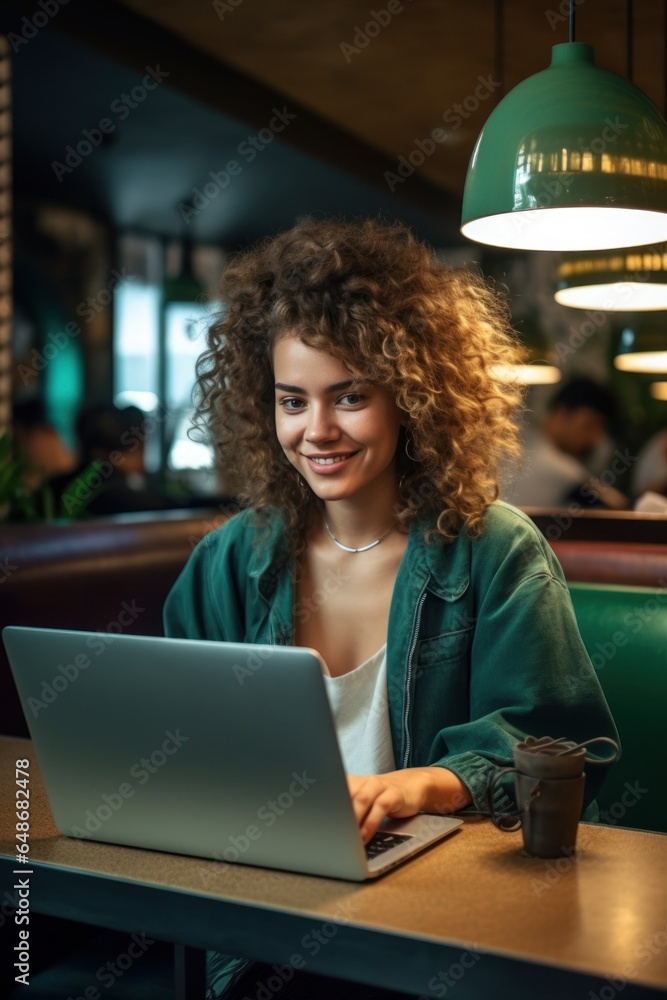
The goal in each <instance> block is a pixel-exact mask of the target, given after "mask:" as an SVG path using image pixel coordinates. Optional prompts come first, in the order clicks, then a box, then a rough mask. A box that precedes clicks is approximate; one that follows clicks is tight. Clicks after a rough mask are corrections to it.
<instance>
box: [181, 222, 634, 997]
mask: <svg viewBox="0 0 667 1000" xmlns="http://www.w3.org/2000/svg"><path fill="white" fill-rule="evenodd" d="M222 293H223V300H224V303H225V310H226V311H225V313H224V315H223V316H222V318H221V319H220V320H219V321H218V322H217V323H216V324H215V325H214V326H213V327H212V328H211V331H210V335H209V349H208V351H207V352H206V353H205V354H204V355H203V356H202V358H201V359H200V362H199V365H198V413H199V417H200V419H201V420H202V421H205V422H206V423H207V425H208V427H209V428H210V429H211V431H212V433H213V435H214V438H215V442H216V446H217V450H218V455H219V458H220V461H221V463H222V466H223V468H224V470H225V473H226V474H229V472H231V471H232V470H235V471H236V473H237V488H236V490H235V492H236V493H237V494H238V495H239V496H240V497H241V498H242V500H243V501H244V502H245V504H246V505H247V509H244V510H243V511H242V512H241V513H238V514H237V515H236V516H234V517H233V518H231V519H230V520H228V521H226V522H225V523H224V524H223V525H222V526H221V527H220V528H218V529H217V530H216V531H213V532H211V533H210V534H209V535H207V536H206V538H205V539H204V540H203V541H202V542H201V543H200V544H199V545H198V546H197V548H196V549H195V551H194V552H193V554H192V556H191V558H190V560H189V562H188V564H187V566H186V568H185V569H184V571H183V573H182V574H181V576H180V578H179V580H178V581H177V583H176V584H175V586H174V588H173V590H172V592H171V594H170V595H169V598H168V600H167V603H166V606H165V613H164V620H165V631H166V634H167V635H170V636H181V637H190V638H202V639H218V640H226V641H237V642H238V641H241V642H248V643H272V644H285V645H290V644H291V645H299V646H310V647H313V648H315V649H317V650H318V651H319V652H320V654H321V655H322V657H323V659H324V661H325V663H326V665H327V667H328V670H329V676H328V677H325V683H326V684H327V689H328V692H329V697H330V701H331V705H332V710H333V714H334V719H335V721H336V726H337V732H338V736H339V741H340V745H341V752H342V755H343V760H344V763H345V767H346V772H347V773H348V783H349V789H350V795H351V798H352V802H353V806H354V809H355V813H356V815H357V817H358V820H359V825H360V828H361V834H362V837H363V839H364V841H368V840H369V839H370V838H371V837H372V836H373V834H374V833H375V831H376V830H377V828H378V826H379V824H380V823H381V822H382V820H383V819H384V818H385V817H386V816H392V817H406V816H412V815H414V814H415V813H417V812H420V811H423V812H433V813H444V812H451V811H454V810H463V809H466V808H470V809H473V810H475V811H486V810H487V801H486V788H487V784H488V780H489V777H490V775H492V774H493V773H494V772H495V770H496V768H498V767H503V766H507V765H508V764H510V763H511V761H512V747H513V745H514V743H516V742H517V741H518V740H520V739H522V738H523V737H524V736H525V735H526V734H529V733H530V734H532V735H534V736H538V737H539V736H545V735H552V736H563V735H566V736H567V737H569V738H571V739H575V740H582V739H586V738H589V737H591V736H601V735H609V736H613V737H616V735H617V734H616V731H615V727H614V724H613V721H612V719H611V716H610V714H609V710H608V707H607V705H606V702H605V700H604V697H603V695H602V692H601V689H600V686H599V684H598V681H597V678H596V676H595V673H594V671H593V668H592V665H591V663H590V660H589V658H588V656H587V654H586V651H585V649H584V646H583V643H582V640H581V638H580V635H579V632H578V629H577V624H576V621H575V617H574V612H573V609H572V604H571V602H570V598H569V594H568V591H567V587H566V584H565V580H564V577H563V573H562V570H561V568H560V566H559V564H558V562H557V561H556V559H555V557H554V556H553V554H552V551H551V549H550V548H549V546H548V545H547V544H546V542H545V540H544V538H543V537H542V535H541V534H540V532H539V531H538V530H537V529H536V528H535V527H534V525H533V523H532V521H530V520H529V518H527V517H526V516H525V515H524V514H522V513H521V512H520V511H518V510H517V509H515V508H513V507H510V506H508V505H506V504H503V503H500V502H499V501H498V500H497V496H498V485H497V467H498V464H499V462H500V461H501V460H502V459H503V458H505V457H506V456H507V455H508V454H510V455H511V454H513V453H516V451H517V444H516V441H517V430H518V428H517V424H516V420H515V412H516V409H517V406H518V405H519V403H520V402H521V397H520V391H519V389H518V387H517V386H516V384H515V383H513V382H512V381H511V380H510V379H508V376H507V366H508V365H511V364H513V363H515V362H516V361H518V360H520V358H521V351H520V348H519V347H518V345H517V341H516V339H515V336H514V333H513V331H512V329H511V326H510V324H509V315H508V311H507V308H506V306H505V304H504V303H503V302H502V301H501V300H500V299H499V298H498V297H497V295H496V294H495V293H494V292H493V291H491V290H490V289H489V287H487V285H486V283H485V281H484V280H483V279H482V278H480V277H479V276H476V275H474V274H473V273H472V272H470V271H468V270H466V269H463V268H452V267H449V266H447V265H445V264H443V263H441V262H440V261H439V260H438V259H437V258H436V257H435V255H434V254H433V253H432V252H431V251H430V250H429V249H428V248H427V247H426V246H425V245H423V244H422V243H420V242H418V241H417V240H416V239H415V238H414V236H413V235H412V234H411V232H410V231H409V230H408V229H407V228H406V227H404V226H402V225H400V224H395V225H389V224H385V223H381V222H376V221H364V222H361V223H343V222H316V221H310V220H309V221H306V222H302V223H300V224H299V225H297V226H295V227H294V228H293V229H292V230H290V231H289V232H286V233H282V234H281V235H280V236H278V237H276V238H275V239H272V240H269V241H267V242H265V243H264V244H262V245H261V246H259V247H258V248H256V249H254V250H252V251H249V252H247V253H245V254H243V255H241V256H240V257H238V258H237V259H236V261H235V262H234V263H233V264H232V266H230V267H229V268H228V269H227V270H226V272H225V274H224V276H223V280H222ZM591 770H592V773H591V775H590V779H589V784H588V786H587V790H586V803H587V805H591V804H592V803H593V797H594V795H595V791H596V787H597V786H596V782H599V778H598V774H597V773H595V771H594V769H591ZM599 770H601V769H598V772H599ZM496 805H497V807H498V808H499V809H503V808H508V807H510V805H511V803H510V799H509V798H508V795H507V792H506V791H503V790H502V789H500V791H499V792H498V796H497V801H496ZM213 957H215V958H216V962H214V961H213ZM227 958H228V957H227ZM216 963H217V964H216ZM236 968H237V972H238V971H239V970H240V969H241V966H239V965H238V963H237V967H236ZM258 970H261V967H260V966H257V965H254V966H251V968H250V969H246V970H245V972H244V973H243V975H242V977H241V979H240V980H239V979H238V978H237V977H235V980H236V981H235V983H234V982H230V981H229V980H230V975H231V973H232V972H233V971H234V960H230V961H227V960H226V957H225V956H217V955H215V953H213V955H212V956H211V968H210V972H211V996H218V995H220V990H221V989H222V988H223V987H225V986H226V988H225V989H224V993H223V995H224V996H225V997H227V996H234V997H236V996H237V995H238V996H239V997H240V996H242V995H246V994H247V995H254V994H252V986H253V985H254V984H255V982H256V980H257V981H258V980H259V979H260V978H261V976H260V975H259V974H258ZM216 973H217V978H216ZM253 976H254V978H253ZM299 977H301V980H299ZM315 979H316V981H317V987H316V988H315V987H312V984H311V983H310V982H309V981H310V980H313V981H315ZM299 983H300V984H301V985H299ZM248 984H250V985H248ZM327 984H329V986H328V987H327ZM242 985H243V988H245V991H246V993H245V994H244V993H243V991H242V989H241V987H242ZM300 988H301V989H302V990H303V991H304V996H305V995H309V994H308V989H309V988H310V989H312V993H311V994H310V995H312V996H321V997H324V996H328V995H329V994H328V993H327V992H326V990H327V988H330V989H331V995H332V996H334V995H335V996H338V997H344V996H348V995H349V996H354V997H356V996H359V997H361V996H363V997H366V998H368V997H371V996H375V995H378V996H391V995H392V994H388V993H383V992H382V991H378V992H377V994H374V993H373V992H372V991H370V990H369V989H367V988H363V989H362V988H359V992H358V993H357V992H354V988H353V987H352V986H350V984H346V985H343V984H341V983H338V982H337V981H335V980H334V981H332V982H330V981H327V980H323V979H320V977H312V976H310V977H309V976H308V974H307V972H301V973H296V974H295V977H294V979H293V980H292V981H291V983H290V989H292V990H295V991H298V990H299V989H300ZM285 990H287V987H285ZM237 991H238V992H237ZM288 995H289V996H292V995H295V996H297V995H300V993H298V992H294V994H292V993H289V994H288V993H287V992H284V993H283V992H282V991H281V996H288Z"/></svg>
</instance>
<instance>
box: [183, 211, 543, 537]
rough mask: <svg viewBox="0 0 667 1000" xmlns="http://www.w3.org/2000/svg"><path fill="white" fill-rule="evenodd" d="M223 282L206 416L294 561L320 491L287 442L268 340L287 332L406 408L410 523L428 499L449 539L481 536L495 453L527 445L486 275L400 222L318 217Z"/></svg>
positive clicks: (201, 373)
mask: <svg viewBox="0 0 667 1000" xmlns="http://www.w3.org/2000/svg"><path fill="white" fill-rule="evenodd" d="M221 291H222V300H223V312H222V314H221V315H220V316H219V318H218V319H217V320H216V322H214V323H213V325H212V326H211V328H210V330H209V334H208V350H206V351H205V352H204V353H203V354H202V356H201V357H200V358H199V360H198V362H197V369H196V371H197V384H196V388H195V402H196V423H197V425H198V426H200V427H201V426H203V425H207V427H208V432H209V434H210V435H211V436H212V439H213V442H214V444H215V448H216V453H217V457H218V460H219V462H220V463H221V466H222V467H223V468H224V469H225V471H226V473H227V474H229V472H230V470H232V469H233V470H235V471H236V473H237V477H238V478H237V483H238V485H237V488H236V489H234V492H235V494H236V495H237V496H238V497H239V499H240V500H241V502H242V503H247V504H249V505H251V506H252V507H253V508H254V509H255V510H256V511H257V512H258V513H260V512H263V511H266V510H267V509H269V508H275V507H278V508H279V509H280V510H281V511H282V513H283V517H284V519H285V528H286V537H287V540H288V542H289V544H290V546H291V548H292V551H293V552H294V553H295V554H296V555H298V554H299V553H300V552H301V551H303V548H304V545H305V541H304V533H305V525H306V523H307V522H308V520H309V516H310V514H312V512H313V510H314V509H316V508H317V507H318V506H322V501H321V500H320V499H319V498H318V497H316V496H315V494H314V493H313V492H312V491H311V489H310V487H306V488H304V487H305V486H306V484H305V480H303V479H302V477H301V476H300V475H299V473H297V471H296V470H295V469H294V467H293V466H292V465H291V463H290V462H289V461H288V460H287V458H286V456H285V454H284V452H283V450H282V448H281V446H280V444H279V442H278V439H277V436H276V424H275V410H274V406H275V401H274V398H275V397H274V375H273V367H272V350H273V346H274V344H275V343H276V341H277V339H278V338H279V337H281V336H283V335H285V334H287V333H291V334H296V335H297V336H298V337H299V338H300V339H301V340H302V341H303V343H305V344H307V345H308V346H310V347H315V348H319V349H322V350H325V351H327V352H328V353H329V354H331V355H332V356H334V357H336V358H339V359H341V360H342V361H343V362H344V363H345V364H346V366H347V367H348V368H349V370H350V372H351V374H352V377H359V378H362V379H364V380H366V381H370V382H375V383H377V384H381V385H384V386H385V387H387V388H388V389H389V390H390V391H391V392H393V394H394V398H395V401H396V404H397V405H398V407H399V408H400V409H402V410H404V411H405V413H406V414H408V416H409V420H408V426H407V440H408V443H409V449H408V452H407V453H406V450H405V441H406V434H405V432H404V430H403V428H401V432H400V436H399V443H398V452H397V468H398V471H399V474H400V475H401V482H400V493H401V499H402V501H403V502H402V504H401V505H400V508H398V507H397V509H396V517H397V522H398V526H399V528H401V529H403V530H406V529H407V526H408V524H409V523H410V521H411V520H412V519H413V518H414V517H416V516H417V514H418V513H419V512H420V511H421V510H423V509H424V508H425V507H427V508H431V509H432V510H434V511H436V512H437V515H438V517H437V529H436V530H437V533H438V534H440V535H442V536H444V538H446V539H451V538H453V537H454V536H455V535H456V533H457V532H458V531H460V530H461V529H462V528H464V529H465V530H467V531H468V532H469V533H470V534H471V535H472V536H475V535H479V534H481V532H482V530H483V521H484V512H485V510H486V508H487V507H488V506H489V504H490V503H492V502H493V501H494V500H495V499H497V497H498V463H499V460H500V459H501V458H502V457H503V456H505V455H508V456H517V455H518V454H519V446H518V443H517V441H518V422H517V409H518V406H519V404H520V403H521V401H522V395H523V393H522V389H521V387H520V386H519V385H518V384H517V383H516V381H513V380H512V379H511V377H508V375H507V369H506V366H508V365H514V364H517V363H521V362H522V361H523V360H524V353H525V352H524V351H523V349H522V348H521V347H520V344H519V341H518V339H517V337H516V334H515V332H514V330H513V329H512V327H511V325H510V316H509V309H508V307H507V304H506V302H505V300H504V298H503V297H502V296H501V295H499V294H498V293H497V292H496V291H495V290H494V289H493V288H492V287H491V285H490V284H489V283H488V282H487V279H485V278H483V277H481V276H480V275H478V274H475V273H473V272H472V271H470V270H469V269H467V268H462V267H453V266H450V265H447V264H445V263H442V262H441V261H440V260H438V258H437V257H436V255H435V254H434V252H433V251H432V250H431V249H430V248H429V247H428V246H427V245H425V244H424V243H422V242H420V241H419V240H418V239H417V238H416V237H415V236H414V234H413V233H412V232H411V230H410V229H409V228H408V227H407V226H406V225H404V224H402V223H399V222H396V223H392V222H385V221H382V220H371V219H365V220H362V221H359V222H346V221H335V220H326V221H316V220H314V219H311V218H309V219H306V220H305V221H302V222H299V223H298V225H296V226H294V228H292V229H290V230H289V231H287V232H283V233H281V234H280V235H278V236H276V237H275V238H267V239H266V240H264V241H262V242H261V243H260V244H259V245H257V246H256V247H254V248H253V249H251V250H248V251H246V252H244V253H241V254H238V255H236V256H235V258H233V259H232V260H231V261H230V263H229V265H228V267H227V268H226V270H225V272H224V274H223V276H222V281H221ZM429 534H430V532H429Z"/></svg>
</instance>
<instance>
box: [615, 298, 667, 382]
mask: <svg viewBox="0 0 667 1000" xmlns="http://www.w3.org/2000/svg"><path fill="white" fill-rule="evenodd" d="M614 365H615V366H616V368H618V369H619V371H623V372H643V373H645V374H654V373H655V374H659V373H661V372H667V313H664V312H659V313H658V312H656V313H647V314H645V315H643V316H641V317H640V318H638V319H636V320H633V321H632V322H631V323H628V324H627V326H625V327H624V328H623V330H622V331H621V336H620V341H619V346H618V352H617V354H616V357H615V358H614Z"/></svg>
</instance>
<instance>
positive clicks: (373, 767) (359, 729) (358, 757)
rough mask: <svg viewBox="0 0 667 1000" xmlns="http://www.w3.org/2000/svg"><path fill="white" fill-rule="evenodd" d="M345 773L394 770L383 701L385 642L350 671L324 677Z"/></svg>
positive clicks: (385, 692)
mask: <svg viewBox="0 0 667 1000" xmlns="http://www.w3.org/2000/svg"><path fill="white" fill-rule="evenodd" d="M324 682H325V684H326V689H327V694H328V696H329V704H330V705H331V711H332V713H333V717H334V722H335V724H336V732H337V734H338V743H339V745H340V752H341V756H342V758H343V766H344V768H345V772H346V774H385V773H386V772H387V771H395V770H396V763H395V761H394V749H393V746H392V743H391V729H390V728H389V707H388V698H387V643H386V642H385V644H384V646H382V648H381V649H378V651H377V653H374V654H373V656H371V657H369V659H368V660H365V661H364V662H363V663H362V664H360V665H359V666H358V667H355V669H354V670H350V671H348V673H346V674H342V675H341V676H340V677H328V676H327V675H326V674H325V675H324Z"/></svg>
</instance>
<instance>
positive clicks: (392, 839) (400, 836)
mask: <svg viewBox="0 0 667 1000" xmlns="http://www.w3.org/2000/svg"><path fill="white" fill-rule="evenodd" d="M406 840H412V837H411V836H410V835H409V834H405V833H385V832H383V831H381V832H379V833H376V834H375V836H373V837H371V839H370V840H369V841H368V843H367V844H366V857H367V858H368V859H369V861H370V860H371V859H372V858H377V856H378V854H384V852H385V851H388V850H389V849H390V848H392V847H396V846H397V845H398V844H403V843H404V842H405V841H406Z"/></svg>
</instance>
